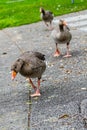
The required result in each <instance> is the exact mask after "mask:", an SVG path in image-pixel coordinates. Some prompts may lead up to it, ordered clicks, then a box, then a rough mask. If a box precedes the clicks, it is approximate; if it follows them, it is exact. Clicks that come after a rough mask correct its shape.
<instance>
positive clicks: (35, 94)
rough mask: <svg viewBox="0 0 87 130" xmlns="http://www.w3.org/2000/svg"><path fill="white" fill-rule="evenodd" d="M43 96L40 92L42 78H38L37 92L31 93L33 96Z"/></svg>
mask: <svg viewBox="0 0 87 130" xmlns="http://www.w3.org/2000/svg"><path fill="white" fill-rule="evenodd" d="M39 96H41V94H40V79H38V87H37V89H36V92H35V93H34V94H32V95H31V97H39Z"/></svg>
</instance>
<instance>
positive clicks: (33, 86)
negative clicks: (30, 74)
mask: <svg viewBox="0 0 87 130" xmlns="http://www.w3.org/2000/svg"><path fill="white" fill-rule="evenodd" d="M29 83H30V84H31V86H32V88H33V89H34V90H35V91H36V86H35V85H34V84H33V82H32V80H31V79H30V78H29Z"/></svg>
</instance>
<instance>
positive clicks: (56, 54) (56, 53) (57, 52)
mask: <svg viewBox="0 0 87 130" xmlns="http://www.w3.org/2000/svg"><path fill="white" fill-rule="evenodd" d="M58 56H60V51H59V50H58V47H57V43H56V51H55V53H54V57H58Z"/></svg>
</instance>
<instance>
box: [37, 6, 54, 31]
mask: <svg viewBox="0 0 87 130" xmlns="http://www.w3.org/2000/svg"><path fill="white" fill-rule="evenodd" d="M40 13H41V19H42V20H43V21H44V22H45V24H46V26H47V27H49V29H50V30H52V29H53V27H52V20H53V17H54V15H53V13H52V12H51V11H47V10H44V9H43V8H42V7H41V8H40ZM48 23H49V24H50V26H49V24H48Z"/></svg>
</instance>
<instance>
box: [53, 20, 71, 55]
mask: <svg viewBox="0 0 87 130" xmlns="http://www.w3.org/2000/svg"><path fill="white" fill-rule="evenodd" d="M51 35H52V37H53V39H54V41H55V44H56V51H55V54H54V57H57V56H59V55H60V51H59V49H58V44H66V45H67V54H66V55H65V56H64V57H70V56H71V55H70V53H69V44H70V41H71V39H72V35H71V33H70V29H69V27H68V26H67V24H66V22H65V21H64V20H60V21H59V31H58V30H53V31H52V34H51Z"/></svg>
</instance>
